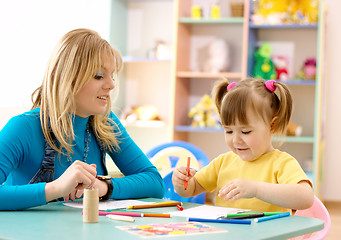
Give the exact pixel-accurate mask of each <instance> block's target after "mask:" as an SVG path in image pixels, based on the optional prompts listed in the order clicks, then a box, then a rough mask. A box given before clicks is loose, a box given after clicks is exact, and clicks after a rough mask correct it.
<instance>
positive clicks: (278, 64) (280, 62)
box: [272, 56, 289, 81]
mask: <svg viewBox="0 0 341 240" xmlns="http://www.w3.org/2000/svg"><path fill="white" fill-rule="evenodd" d="M272 61H273V62H274V64H275V69H276V74H277V77H276V78H277V79H278V80H281V81H286V80H288V76H289V74H288V58H287V57H285V56H272Z"/></svg>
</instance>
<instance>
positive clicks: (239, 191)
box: [218, 178, 257, 201]
mask: <svg viewBox="0 0 341 240" xmlns="http://www.w3.org/2000/svg"><path fill="white" fill-rule="evenodd" d="M256 194H257V182H255V181H252V180H249V179H244V178H237V179H234V180H232V181H230V182H228V183H227V184H226V185H225V186H224V187H222V188H221V189H220V191H219V194H218V196H219V197H221V198H224V200H229V201H235V200H238V199H240V198H253V197H256Z"/></svg>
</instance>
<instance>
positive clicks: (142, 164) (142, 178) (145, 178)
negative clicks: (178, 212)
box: [109, 114, 165, 199]
mask: <svg viewBox="0 0 341 240" xmlns="http://www.w3.org/2000/svg"><path fill="white" fill-rule="evenodd" d="M111 118H112V119H113V120H114V121H115V122H116V124H117V125H118V127H119V131H120V133H121V135H120V136H119V139H120V141H121V143H120V145H119V146H120V150H118V152H111V153H109V155H110V156H111V158H112V159H113V161H114V163H115V164H116V166H117V167H118V168H119V169H120V171H121V172H122V173H123V174H124V175H125V177H123V178H112V182H113V193H112V195H111V198H113V199H126V198H142V197H156V198H162V197H163V195H164V191H165V189H164V182H163V179H162V177H161V175H160V173H159V172H158V171H157V169H156V167H155V166H154V165H153V164H152V163H151V162H150V161H149V159H148V157H147V156H146V155H145V154H144V153H143V152H142V150H141V149H140V148H139V147H138V146H137V145H136V143H135V142H134V141H133V140H132V139H131V137H130V136H129V135H128V133H127V131H126V129H125V128H124V127H123V126H122V124H121V122H120V121H119V120H118V118H117V117H116V116H115V115H114V114H111Z"/></svg>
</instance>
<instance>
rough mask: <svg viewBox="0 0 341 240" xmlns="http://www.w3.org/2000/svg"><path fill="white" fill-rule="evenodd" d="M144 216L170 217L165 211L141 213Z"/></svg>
mask: <svg viewBox="0 0 341 240" xmlns="http://www.w3.org/2000/svg"><path fill="white" fill-rule="evenodd" d="M143 216H144V217H162V218H170V214H165V213H143Z"/></svg>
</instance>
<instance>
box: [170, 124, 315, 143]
mask: <svg viewBox="0 0 341 240" xmlns="http://www.w3.org/2000/svg"><path fill="white" fill-rule="evenodd" d="M174 130H175V131H178V132H224V129H223V128H213V127H192V126H188V125H178V126H175V127H174ZM272 141H274V142H280V141H284V142H289V143H314V137H312V136H299V137H291V136H285V137H273V138H272Z"/></svg>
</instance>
